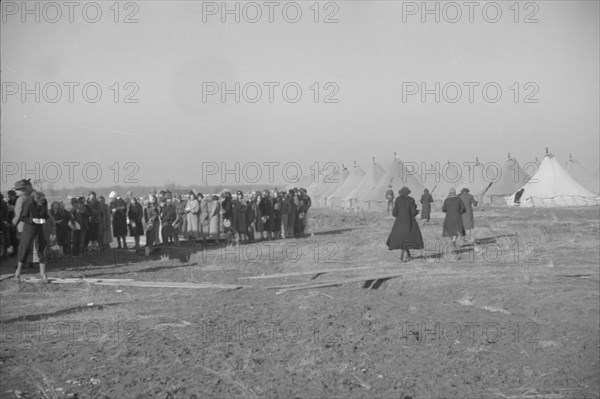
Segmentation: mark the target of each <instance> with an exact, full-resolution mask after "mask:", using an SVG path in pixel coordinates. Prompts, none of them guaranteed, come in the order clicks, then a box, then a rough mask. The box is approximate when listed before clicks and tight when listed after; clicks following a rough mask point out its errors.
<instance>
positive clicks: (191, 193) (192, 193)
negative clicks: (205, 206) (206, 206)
mask: <svg viewBox="0 0 600 399" xmlns="http://www.w3.org/2000/svg"><path fill="white" fill-rule="evenodd" d="M188 195H196V194H195V193H194V192H193V191H190V192H189V193H188Z"/></svg>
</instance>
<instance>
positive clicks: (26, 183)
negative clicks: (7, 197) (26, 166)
mask: <svg viewBox="0 0 600 399" xmlns="http://www.w3.org/2000/svg"><path fill="white" fill-rule="evenodd" d="M28 186H31V180H29V179H27V180H25V179H23V180H19V181H18V182H16V183H15V187H14V188H13V189H14V190H25V189H26V188H27V187H28Z"/></svg>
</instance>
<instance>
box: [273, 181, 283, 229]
mask: <svg viewBox="0 0 600 399" xmlns="http://www.w3.org/2000/svg"><path fill="white" fill-rule="evenodd" d="M282 207H283V193H281V192H275V198H274V199H273V238H281V221H282V214H283V211H282Z"/></svg>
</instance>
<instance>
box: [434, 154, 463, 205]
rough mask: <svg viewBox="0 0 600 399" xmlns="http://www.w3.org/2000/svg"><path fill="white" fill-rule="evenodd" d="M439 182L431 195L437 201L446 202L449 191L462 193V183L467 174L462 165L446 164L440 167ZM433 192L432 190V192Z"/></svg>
mask: <svg viewBox="0 0 600 399" xmlns="http://www.w3.org/2000/svg"><path fill="white" fill-rule="evenodd" d="M437 177H438V180H439V182H437V183H436V184H435V187H434V188H433V191H432V192H431V195H432V196H433V199H434V200H436V201H440V200H444V199H446V197H448V191H450V189H451V188H454V189H456V191H457V192H460V187H462V186H461V184H462V183H461V182H462V181H463V180H464V179H465V173H464V172H463V168H462V167H461V165H459V164H457V163H454V162H453V163H450V162H448V163H446V164H444V165H442V166H441V167H440V170H439V171H438V172H437ZM430 191H431V190H430Z"/></svg>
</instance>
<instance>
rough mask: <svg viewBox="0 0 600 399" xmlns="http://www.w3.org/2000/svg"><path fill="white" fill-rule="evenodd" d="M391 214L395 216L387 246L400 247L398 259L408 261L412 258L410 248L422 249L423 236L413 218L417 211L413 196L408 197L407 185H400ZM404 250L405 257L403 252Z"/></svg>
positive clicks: (390, 247) (391, 247)
mask: <svg viewBox="0 0 600 399" xmlns="http://www.w3.org/2000/svg"><path fill="white" fill-rule="evenodd" d="M398 194H399V196H398V198H396V201H395V203H394V208H393V209H392V215H393V216H394V217H395V218H396V220H395V221H394V226H393V227H392V231H391V232H390V235H389V237H388V239H387V243H386V244H387V246H388V248H389V249H390V251H391V250H394V249H401V250H402V255H400V260H402V261H403V262H408V261H409V260H411V259H412V257H411V255H410V250H411V249H423V248H424V245H423V236H422V235H421V229H419V224H418V223H417V220H416V219H415V218H416V216H417V215H418V213H419V211H418V210H417V205H416V203H415V200H414V198H412V197H410V196H409V195H408V194H410V190H409V189H408V187H402V188H401V189H400V191H399V192H398ZM405 252H406V255H407V256H406V258H405V257H404V253H405Z"/></svg>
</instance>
